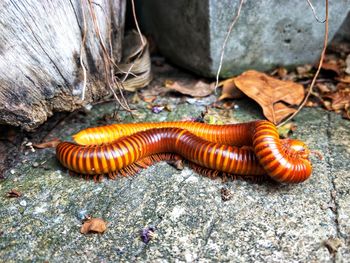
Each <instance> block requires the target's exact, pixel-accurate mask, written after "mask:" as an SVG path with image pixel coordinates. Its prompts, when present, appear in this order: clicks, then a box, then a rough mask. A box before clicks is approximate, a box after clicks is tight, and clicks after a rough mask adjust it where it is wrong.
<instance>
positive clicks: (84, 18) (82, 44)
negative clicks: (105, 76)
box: [80, 0, 87, 101]
mask: <svg viewBox="0 0 350 263" xmlns="http://www.w3.org/2000/svg"><path fill="white" fill-rule="evenodd" d="M80 3H81V12H82V14H83V25H84V26H83V39H82V40H81V45H80V65H81V68H82V69H83V76H84V82H83V91H82V95H81V100H82V101H83V100H84V99H85V90H86V81H87V80H86V79H87V76H86V68H85V65H84V61H83V52H84V46H85V42H86V28H87V26H86V17H85V12H84V4H83V0H80Z"/></svg>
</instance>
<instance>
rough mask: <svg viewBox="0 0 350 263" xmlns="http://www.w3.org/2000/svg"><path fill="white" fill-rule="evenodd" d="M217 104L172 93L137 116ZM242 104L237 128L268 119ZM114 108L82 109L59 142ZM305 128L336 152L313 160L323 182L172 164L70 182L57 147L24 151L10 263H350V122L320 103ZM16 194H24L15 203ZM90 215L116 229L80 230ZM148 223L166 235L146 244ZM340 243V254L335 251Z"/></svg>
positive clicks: (1, 235)
mask: <svg viewBox="0 0 350 263" xmlns="http://www.w3.org/2000/svg"><path fill="white" fill-rule="evenodd" d="M157 100H159V102H162V100H164V98H163V99H162V98H158V99H157ZM214 100H215V98H214V97H213V96H211V97H209V98H206V99H203V100H196V99H191V100H188V101H184V100H180V99H179V98H176V97H169V98H167V99H166V101H167V103H169V104H171V105H174V106H175V107H174V110H173V111H172V112H170V113H169V112H166V111H164V112H161V113H160V114H158V115H157V114H152V113H151V112H150V111H149V110H147V109H145V105H144V104H142V103H143V102H140V105H139V106H138V112H139V114H138V116H139V117H138V119H135V120H134V121H143V120H153V121H154V120H167V119H172V120H173V119H182V118H184V117H197V116H199V114H200V112H202V111H204V110H205V106H206V105H207V104H210V103H211V102H213V101H214ZM237 103H238V106H239V108H238V109H236V110H232V111H231V112H230V114H231V115H230V117H229V119H228V121H229V120H231V121H247V120H250V119H256V118H261V116H260V115H259V109H258V108H257V106H256V105H252V104H251V102H249V101H240V102H237ZM111 108H112V107H110V104H105V105H100V106H97V107H95V108H94V109H93V111H91V112H90V113H88V114H87V116H84V115H79V114H78V115H77V116H75V117H74V118H70V119H68V120H66V121H65V122H64V123H63V124H62V126H58V127H57V128H56V129H55V130H54V131H53V135H54V137H60V138H62V139H68V138H69V136H70V135H71V134H72V133H74V132H76V131H77V130H79V129H81V128H83V127H88V126H92V125H96V123H97V121H98V118H99V117H101V116H102V115H103V114H104V113H106V112H111ZM215 111H217V112H220V111H221V110H215ZM125 121H130V119H129V118H126V120H125ZM295 121H296V124H297V125H298V128H297V130H296V131H295V133H294V134H293V137H296V138H299V139H301V140H304V141H305V142H306V143H307V144H308V145H309V146H310V148H312V149H313V150H318V151H321V152H322V153H323V156H324V159H323V160H319V159H317V158H316V156H313V157H312V162H313V168H314V171H313V175H312V177H311V178H310V179H309V180H308V181H306V182H304V183H302V184H298V185H281V184H277V183H272V182H264V183H261V184H253V183H249V182H244V181H228V182H222V181H221V180H219V179H218V180H211V179H209V178H205V177H202V176H200V175H198V174H196V173H194V172H193V171H192V170H191V169H189V168H188V167H185V169H184V170H182V171H179V170H176V169H175V168H173V167H172V166H170V165H168V164H167V163H164V162H162V163H158V164H156V165H154V166H152V167H150V168H148V169H147V170H143V171H142V172H141V173H139V174H137V175H136V176H134V177H129V178H119V179H117V180H115V181H111V180H104V181H103V182H102V183H100V184H95V183H93V182H91V181H84V180H81V179H79V178H74V177H70V176H68V174H67V172H66V171H65V170H64V169H63V168H62V167H61V166H60V165H59V164H58V163H57V161H56V159H55V156H54V151H53V150H52V149H44V150H37V151H36V152H35V153H30V152H29V153H27V155H25V153H22V154H21V156H20V158H19V160H18V162H17V164H15V165H14V166H13V167H12V168H11V169H9V170H8V171H7V173H6V174H5V177H6V179H5V180H2V181H0V202H1V204H2V205H1V207H0V259H1V260H0V261H6V262H18V261H49V262H60V261H64V262H96V261H103V262H116V261H121V262H130V261H132V262H136V261H142V262H168V261H171V262H173V261H179V262H213V261H220V262H221V261H224V262H253V261H254V262H347V261H348V259H349V258H350V238H349V236H350V220H349V216H350V190H349V189H350V180H349V179H350V164H349V160H350V122H349V121H345V120H343V119H341V117H340V116H338V115H336V114H334V113H330V112H326V111H324V110H322V109H313V108H305V109H303V110H302V112H301V113H300V114H299V115H298V116H297V117H296V119H295ZM34 162H38V163H39V164H40V165H39V167H33V163H34ZM223 187H225V188H227V189H228V190H229V191H231V193H232V197H231V198H230V199H229V200H228V201H223V200H222V198H221V195H220V190H221V189H222V188H223ZM11 189H16V190H18V191H20V192H21V193H23V196H22V197H19V198H12V199H9V198H6V197H5V196H6V193H7V192H9V191H10V190H11ZM86 214H89V215H92V216H94V217H102V218H104V219H105V220H106V221H107V222H108V229H107V231H106V232H105V233H104V234H103V235H96V234H95V235H93V234H92V235H82V234H80V232H79V229H80V225H81V217H82V216H84V215H86ZM147 226H153V227H155V229H156V230H155V231H156V234H157V236H156V238H155V239H154V240H151V241H150V242H149V243H148V244H144V243H143V242H142V241H141V240H140V230H141V229H143V228H145V227H147ZM334 240H336V243H337V244H340V247H338V248H337V251H330V250H329V247H330V246H332V244H334ZM332 242H333V243H332Z"/></svg>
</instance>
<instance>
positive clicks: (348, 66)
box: [345, 54, 350, 74]
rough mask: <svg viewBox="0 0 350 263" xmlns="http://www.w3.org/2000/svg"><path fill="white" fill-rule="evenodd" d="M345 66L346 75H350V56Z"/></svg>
mask: <svg viewBox="0 0 350 263" xmlns="http://www.w3.org/2000/svg"><path fill="white" fill-rule="evenodd" d="M345 65H346V68H345V73H346V74H350V54H349V55H348V56H347V57H346V60H345Z"/></svg>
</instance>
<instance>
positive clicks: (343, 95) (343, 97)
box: [324, 89, 350, 111]
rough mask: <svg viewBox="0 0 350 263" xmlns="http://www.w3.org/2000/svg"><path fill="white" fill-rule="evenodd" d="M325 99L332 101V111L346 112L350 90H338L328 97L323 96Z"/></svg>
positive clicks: (349, 104) (349, 101)
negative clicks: (343, 110)
mask: <svg viewBox="0 0 350 263" xmlns="http://www.w3.org/2000/svg"><path fill="white" fill-rule="evenodd" d="M324 97H325V98H329V99H331V100H332V104H331V107H332V109H333V110H335V111H336V110H342V109H345V110H347V109H348V108H350V89H349V90H339V91H337V92H334V93H332V94H329V95H325V96H324Z"/></svg>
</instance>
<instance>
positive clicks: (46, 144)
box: [33, 138, 61, 149]
mask: <svg viewBox="0 0 350 263" xmlns="http://www.w3.org/2000/svg"><path fill="white" fill-rule="evenodd" d="M60 142H61V140H60V139H58V138H55V139H52V140H51V141H48V142H43V143H36V144H33V147H34V148H38V149H45V148H55V147H56V146H57V145H58V144H59V143H60Z"/></svg>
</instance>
